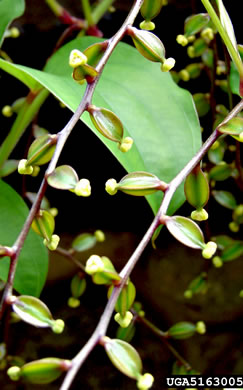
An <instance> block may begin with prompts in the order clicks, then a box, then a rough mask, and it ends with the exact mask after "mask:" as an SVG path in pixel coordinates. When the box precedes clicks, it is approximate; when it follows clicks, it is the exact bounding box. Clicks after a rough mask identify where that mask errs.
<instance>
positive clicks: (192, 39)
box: [187, 35, 196, 43]
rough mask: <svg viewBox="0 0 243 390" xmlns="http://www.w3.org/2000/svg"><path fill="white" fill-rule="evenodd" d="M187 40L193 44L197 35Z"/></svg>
mask: <svg viewBox="0 0 243 390" xmlns="http://www.w3.org/2000/svg"><path fill="white" fill-rule="evenodd" d="M187 39H188V42H189V43H191V42H194V41H195V39H196V36H195V35H190V36H189V37H187Z"/></svg>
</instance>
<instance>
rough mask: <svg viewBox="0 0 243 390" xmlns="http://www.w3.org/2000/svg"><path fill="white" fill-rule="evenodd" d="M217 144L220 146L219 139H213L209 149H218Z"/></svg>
mask: <svg viewBox="0 0 243 390" xmlns="http://www.w3.org/2000/svg"><path fill="white" fill-rule="evenodd" d="M219 146H220V143H219V141H215V142H214V143H213V145H212V146H211V148H210V150H215V149H218V147H219Z"/></svg>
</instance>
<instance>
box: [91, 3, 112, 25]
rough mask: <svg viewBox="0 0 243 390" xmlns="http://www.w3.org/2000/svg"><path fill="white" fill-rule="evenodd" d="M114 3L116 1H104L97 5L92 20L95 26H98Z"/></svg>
mask: <svg viewBox="0 0 243 390" xmlns="http://www.w3.org/2000/svg"><path fill="white" fill-rule="evenodd" d="M114 1H115V0H103V1H101V2H100V3H98V4H97V6H96V7H95V8H94V10H93V12H92V19H93V23H94V24H97V23H98V22H99V21H100V19H101V18H102V17H103V15H104V13H105V12H106V11H107V10H108V9H109V7H110V6H111V5H112V4H113V3H114Z"/></svg>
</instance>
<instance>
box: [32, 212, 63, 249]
mask: <svg viewBox="0 0 243 390" xmlns="http://www.w3.org/2000/svg"><path fill="white" fill-rule="evenodd" d="M31 226H32V229H33V230H34V231H35V232H36V233H37V234H39V235H40V236H41V237H43V238H44V240H43V243H44V245H45V246H46V247H47V248H48V249H49V250H51V251H54V250H56V248H57V246H58V244H59V241H60V237H59V236H58V235H57V234H53V232H54V229H55V220H54V217H53V215H52V214H51V213H50V212H49V211H47V210H40V211H39V212H38V214H37V215H36V216H35V218H34V220H33V222H32V225H31Z"/></svg>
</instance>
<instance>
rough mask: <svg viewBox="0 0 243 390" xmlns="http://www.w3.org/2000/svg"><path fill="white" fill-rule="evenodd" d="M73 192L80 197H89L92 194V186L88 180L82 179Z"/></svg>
mask: <svg viewBox="0 0 243 390" xmlns="http://www.w3.org/2000/svg"><path fill="white" fill-rule="evenodd" d="M73 192H74V193H75V194H76V195H78V196H84V197H88V196H90V194H91V185H90V181H89V180H88V179H81V180H79V182H78V183H77V184H76V187H75V188H74V190H73Z"/></svg>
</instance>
